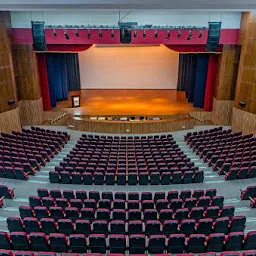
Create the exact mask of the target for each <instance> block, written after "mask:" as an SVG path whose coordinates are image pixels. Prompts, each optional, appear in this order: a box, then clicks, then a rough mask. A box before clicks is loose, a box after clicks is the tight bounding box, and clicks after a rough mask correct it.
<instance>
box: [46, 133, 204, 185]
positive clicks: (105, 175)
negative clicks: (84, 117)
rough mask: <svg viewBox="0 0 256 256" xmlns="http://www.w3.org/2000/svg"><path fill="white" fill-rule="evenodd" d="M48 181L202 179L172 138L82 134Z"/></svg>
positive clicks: (131, 182) (144, 182)
mask: <svg viewBox="0 0 256 256" xmlns="http://www.w3.org/2000/svg"><path fill="white" fill-rule="evenodd" d="M49 178H50V181H51V182H52V183H64V184H70V183H73V184H85V185H91V184H96V185H102V184H107V185H114V184H118V185H125V184H128V185H136V184H139V185H147V184H151V185H158V184H162V185H169V184H171V183H174V184H181V183H185V184H186V183H200V182H203V179H204V176H203V172H202V171H199V170H198V167H195V166H194V163H193V162H190V159H189V158H187V156H186V155H185V154H184V153H183V152H182V151H181V149H180V148H179V147H178V145H176V143H175V142H174V140H173V138H172V137H171V135H168V136H154V137H153V136H148V137H145V136H142V137H137V136H136V137H110V136H108V137H106V136H89V135H83V136H82V137H81V138H80V140H79V141H78V142H77V144H76V147H75V148H74V149H73V150H71V151H70V153H69V154H68V155H67V157H65V158H64V159H63V161H62V162H61V163H60V166H56V167H55V170H54V171H52V172H50V174H49Z"/></svg>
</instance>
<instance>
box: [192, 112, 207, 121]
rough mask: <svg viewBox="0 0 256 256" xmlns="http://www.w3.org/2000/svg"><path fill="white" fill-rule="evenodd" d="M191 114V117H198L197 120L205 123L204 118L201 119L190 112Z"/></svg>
mask: <svg viewBox="0 0 256 256" xmlns="http://www.w3.org/2000/svg"><path fill="white" fill-rule="evenodd" d="M189 115H190V116H191V117H193V118H195V119H196V120H197V121H199V122H200V123H202V124H205V122H204V120H203V119H201V118H199V117H197V116H195V115H193V114H192V113H191V112H189Z"/></svg>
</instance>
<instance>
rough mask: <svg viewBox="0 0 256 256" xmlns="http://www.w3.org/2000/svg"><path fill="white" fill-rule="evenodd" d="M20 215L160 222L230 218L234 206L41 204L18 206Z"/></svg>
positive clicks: (39, 217)
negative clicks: (111, 206)
mask: <svg viewBox="0 0 256 256" xmlns="http://www.w3.org/2000/svg"><path fill="white" fill-rule="evenodd" d="M19 211H20V216H21V218H22V219H24V218H26V217H35V218H37V219H39V220H40V219H42V218H53V219H55V220H56V219H71V220H72V221H74V222H75V221H76V220H77V219H83V220H90V221H93V220H95V219H97V220H107V221H109V220H122V221H131V220H142V221H144V222H145V221H146V220H147V219H146V218H151V219H154V218H155V219H156V220H159V221H160V222H164V221H165V220H178V221H182V220H183V219H195V220H198V219H203V218H211V219H213V220H215V219H217V218H222V217H228V218H229V219H231V218H232V217H233V216H234V211H235V208H234V206H223V207H222V208H220V207H218V206H210V207H207V208H206V209H204V208H203V207H194V208H192V209H191V210H189V209H188V208H181V209H177V210H176V211H175V212H174V211H173V210H172V209H162V210H160V212H159V214H158V213H157V211H156V210H155V209H145V210H144V211H141V210H140V209H131V210H129V211H125V210H124V209H113V210H112V211H110V210H109V209H104V208H102V209H101V208H99V209H97V210H96V212H95V210H94V209H93V208H81V209H80V210H79V209H78V208H76V207H66V208H65V209H62V208H61V207H56V206H54V207H50V208H46V207H43V206H36V207H34V209H32V208H31V207H30V206H20V207H19Z"/></svg>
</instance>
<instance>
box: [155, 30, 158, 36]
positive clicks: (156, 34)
mask: <svg viewBox="0 0 256 256" xmlns="http://www.w3.org/2000/svg"><path fill="white" fill-rule="evenodd" d="M155 38H158V32H157V30H156V31H155Z"/></svg>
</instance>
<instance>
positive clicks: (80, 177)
mask: <svg viewBox="0 0 256 256" xmlns="http://www.w3.org/2000/svg"><path fill="white" fill-rule="evenodd" d="M49 179H50V182H51V183H62V184H71V183H72V184H84V185H92V184H94V185H103V184H106V185H115V184H117V185H126V184H128V185H149V184H150V185H160V184H161V185H170V184H188V183H202V182H203V180H204V172H203V171H200V170H198V171H195V172H192V171H186V172H184V174H182V172H180V171H178V172H174V173H173V174H171V173H163V174H162V175H160V173H159V172H152V173H151V174H149V173H148V172H141V173H140V174H137V173H135V172H134V173H132V172H131V173H129V174H128V175H126V174H125V173H118V174H114V173H106V174H102V173H100V172H99V173H97V172H95V173H94V174H91V173H89V172H84V173H82V174H81V173H79V172H72V173H71V174H70V173H69V172H67V171H62V172H60V173H58V172H56V171H50V172H49Z"/></svg>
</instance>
